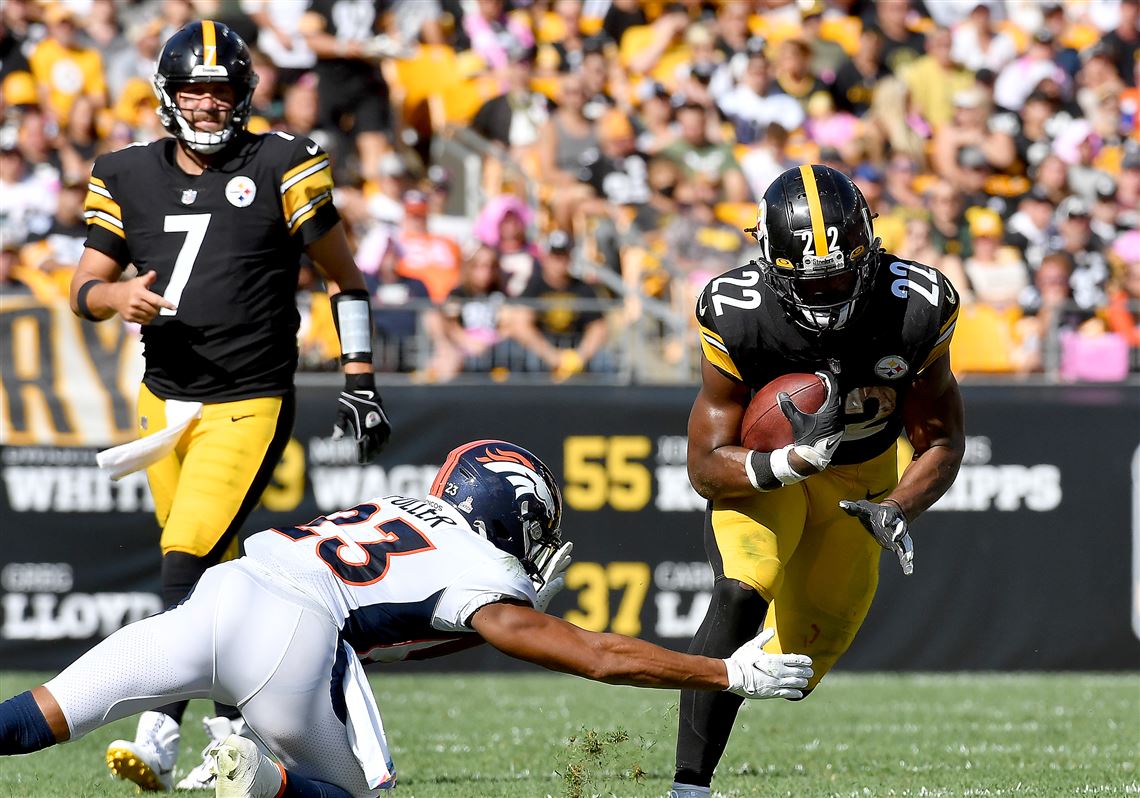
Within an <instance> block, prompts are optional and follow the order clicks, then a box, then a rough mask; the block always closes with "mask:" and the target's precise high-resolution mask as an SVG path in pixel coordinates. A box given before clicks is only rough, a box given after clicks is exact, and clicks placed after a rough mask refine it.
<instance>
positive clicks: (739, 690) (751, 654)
mask: <svg viewBox="0 0 1140 798" xmlns="http://www.w3.org/2000/svg"><path fill="white" fill-rule="evenodd" d="M775 634H776V630H775V629H765V630H764V631H763V632H761V633H760V634H758V635H756V637H754V638H752V639H751V640H749V641H748V642H747V643H745V644H744V645H742V646H741V647H740V648H738V649H736V651H735V652H734V653H733V655H732V656H731V657H729V658H728V659H726V660H725V661H724V664H725V665H726V666H727V667H728V691H729V692H730V693H736V694H737V695H739V696H744V697H745V698H803V697H804V693H803V690H804V688H805V687H807V685H808V680H809V679H811V677H812V674H813V671H812V669H811V657H809V656H806V655H804V654H768V653H766V652H765V651H764V644H765V643H767V642H768V641H769V640H771V639H772V637H773V636H774V635H775Z"/></svg>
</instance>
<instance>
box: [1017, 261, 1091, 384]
mask: <svg viewBox="0 0 1140 798" xmlns="http://www.w3.org/2000/svg"><path fill="white" fill-rule="evenodd" d="M1072 272H1073V261H1072V259H1071V258H1070V257H1069V256H1068V255H1067V254H1065V253H1064V252H1050V253H1049V254H1047V255H1045V257H1043V258H1042V259H1041V265H1040V266H1039V267H1038V269H1037V271H1036V272H1035V273H1034V275H1033V282H1032V284H1030V285H1029V286H1027V287H1026V288H1025V290H1024V291H1022V294H1021V297H1020V299H1019V303H1020V305H1021V311H1022V313H1023V316H1022V318H1021V319H1019V320H1018V321H1017V323H1016V325H1015V328H1014V332H1015V336H1016V338H1017V341H1018V346H1017V348H1016V349H1015V350H1014V351H1013V352H1012V353H1011V354H1012V359H1013V363H1014V368H1015V370H1017V371H1019V372H1022V373H1027V372H1040V371H1042V370H1043V368H1044V365H1045V362H1044V361H1045V351H1046V349H1047V347H1048V346H1049V345H1050V344H1052V345H1053V346H1056V345H1057V334H1058V333H1059V332H1061V331H1065V330H1072V331H1075V330H1077V329H1078V328H1079V327H1080V326H1081V325H1082V324H1084V323H1085V322H1086V321H1088V320H1089V318H1090V315H1089V313H1088V312H1087V311H1083V310H1081V309H1080V308H1078V307H1077V306H1076V305H1074V304H1073V291H1072V287H1071V286H1070V283H1069V280H1070V278H1071V275H1072Z"/></svg>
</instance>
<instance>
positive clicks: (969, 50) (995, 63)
mask: <svg viewBox="0 0 1140 798" xmlns="http://www.w3.org/2000/svg"><path fill="white" fill-rule="evenodd" d="M953 42H954V43H953V45H952V47H951V48H950V55H951V57H952V58H953V59H954V61H956V62H957V63H959V64H961V65H962V66H964V67H966V69H968V70H970V71H971V72H977V71H978V70H979V69H991V70H993V71H994V72H1000V71H1001V69H1002V67H1004V66H1005V65H1006V64H1008V63H1009V62H1010V61H1012V60H1013V59H1014V58H1016V57H1017V44H1016V43H1015V42H1014V41H1013V39H1012V38H1011V37H1010V36H1008V35H1006V34H1004V33H999V32H998V31H997V29H996V28H995V26H994V19H993V11H992V10H991V9H990V7H989V6H988V5H986V4H985V3H975V4H974V8H973V10H971V11H970V14H969V16H967V17H966V18H965V19H963V20H961V21H960V22H958V23H957V24H955V25H954V26H953Z"/></svg>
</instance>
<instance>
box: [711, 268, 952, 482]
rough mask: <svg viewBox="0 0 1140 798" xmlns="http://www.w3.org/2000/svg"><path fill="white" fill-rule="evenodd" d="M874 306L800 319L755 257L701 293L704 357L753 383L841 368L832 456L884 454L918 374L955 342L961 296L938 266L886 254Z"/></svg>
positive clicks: (873, 290)
mask: <svg viewBox="0 0 1140 798" xmlns="http://www.w3.org/2000/svg"><path fill="white" fill-rule="evenodd" d="M869 290H870V296H869V297H868V298H867V302H868V305H867V306H866V307H865V308H864V309H863V310H862V312H861V313H860V314H859V315H858V316H857V317H856V318H855V319H854V320H852V321H851V323H850V324H848V325H846V326H844V327H843V328H842V329H840V330H837V331H834V332H831V333H825V334H823V335H820V334H817V333H813V332H811V331H809V330H808V329H806V328H804V327H802V326H800V325H799V324H796V322H795V321H794V320H793V319H791V318H789V317H788V315H787V313H786V312H785V309H784V306H783V305H781V304H780V301H779V299H778V298H777V296H776V294H775V293H773V292H772V290H771V289H770V288H768V286H767V284H766V283H765V281H764V279H763V277H762V276H761V274H760V269H759V267H758V266H757V265H756V264H748V265H746V266H740V267H738V268H735V269H732V270H730V271H727V272H725V273H724V274H722V275H720V276H719V277H717V278H715V279H713V280H712V281H711V282H710V283H709V284H708V285H707V286H706V287H705V289H704V291H702V292H701V295H700V298H699V299H698V300H697V322H698V324H699V325H700V335H701V347H702V349H703V351H704V354H705V357H706V358H708V360H709V362H710V363H711V364H712V365H713V366H715V367H716V368H717V369H718V370H719V371H721V372H722V373H723V374H725V375H726V376H728V377H730V378H731V379H733V380H735V381H737V382H742V383H744V384H745V385H748V386H749V387H751V388H752V389H754V390H758V389H759V388H761V387H763V386H764V385H767V384H768V383H769V382H771V381H772V380H773V379H775V378H776V377H778V376H781V375H783V374H791V373H797V372H813V371H820V370H823V369H829V370H831V371H833V372H838V377H839V388H840V390H842V391H843V394H844V396H845V397H846V398H845V407H844V413H845V430H844V434H843V443H841V444H840V446H839V449H838V450H837V451H836V453H835V457H833V458H832V461H831V462H832V463H834V464H836V465H845V464H850V463H862V462H866V461H867V460H870V459H871V458H873V457H875V456H876V455H878V454H881V453H883V452H884V451H886V450H887V449H888V448H890V446H891V444H892V443H893V442H894V440H895V438H897V437H898V435H899V432H900V431H901V429H902V403H903V399H904V398H905V396H906V394H907V392H908V391H909V390H910V387H911V384H912V383H913V381H914V379H915V377H916V376H918V375H919V374H921V373H922V370H923V369H925V368H926V367H927V366H929V365H930V364H931V363H933V362H934V361H935V360H937V359H938V358H939V357H941V356H942V355H943V354H945V353H946V352H947V351H948V350H949V348H950V339H951V337H952V336H953V334H954V324H955V322H956V320H957V318H958V294H957V292H956V291H955V290H954V287H953V286H952V285H951V284H950V281H949V280H947V279H946V277H945V276H943V275H942V273H941V272H939V271H938V270H937V269H934V268H933V267H930V266H924V265H922V264H921V263H915V262H914V261H908V260H902V259H900V258H896V257H895V256H893V255H891V254H889V253H886V252H884V253H882V256H881V260H880V266H879V270H878V273H877V275H876V277H875V280H874V282H873V284H872V285H871V287H870V288H869Z"/></svg>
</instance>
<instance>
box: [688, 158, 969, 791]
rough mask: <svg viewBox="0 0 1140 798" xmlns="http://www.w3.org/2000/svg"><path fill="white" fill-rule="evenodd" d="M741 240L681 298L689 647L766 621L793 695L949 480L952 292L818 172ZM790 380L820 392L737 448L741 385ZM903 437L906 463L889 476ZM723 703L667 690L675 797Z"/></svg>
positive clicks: (831, 174) (785, 188) (692, 783)
mask: <svg viewBox="0 0 1140 798" xmlns="http://www.w3.org/2000/svg"><path fill="white" fill-rule="evenodd" d="M748 232H751V233H752V234H753V235H754V236H755V237H756V240H757V241H758V242H759V246H760V252H759V257H758V258H757V260H755V261H753V262H752V263H750V264H748V265H746V266H742V267H739V268H736V269H733V270H731V271H728V272H725V273H724V274H722V275H720V276H719V277H717V278H716V279H714V280H712V281H711V282H710V283H709V284H708V286H707V287H706V288H705V289H704V291H703V292H702V293H701V296H700V298H699V299H698V301H697V321H698V323H699V327H700V336H701V348H702V352H703V357H702V359H701V390H700V393H699V395H698V396H697V399H696V401H695V403H694V404H693V409H692V413H691V415H690V417H689V430H688V433H689V450H688V466H689V478H690V479H691V481H692V483H693V486H694V487H695V488H696V490H697V491H698V492H699V493H700V494H701V495H702V496H704V497H705V498H707V499H708V500H709V505H708V512H707V513H706V516H705V545H706V550H707V552H708V556H709V559H710V562H711V564H712V566H713V571H714V575H715V582H714V587H713V597H712V602H711V604H710V605H709V609H708V612H707V613H706V615H705V618H704V621H703V623H702V624H701V627H700V629H699V630H698V632H697V634H696V636H695V637H694V638H693V642H692V645H691V646H690V649H689V650H690V652H692V653H699V654H704V655H707V656H721V655H722V654H720V653H718V652H730V651H733V650H735V648H736V647H737V646H739V645H740V643H741V642H742V641H744V640H748V639H750V638H751V637H752V636H753V635H755V634H756V630H757V628H758V627H759V626H761V625H763V626H765V627H767V628H771V629H774V630H775V637H774V638H773V639H772V641H771V642H770V643H769V644H768V650H769V651H772V652H777V651H789V650H792V649H794V650H795V651H797V652H802V653H804V654H807V655H809V656H811V658H812V662H813V668H814V670H815V675H814V676H813V677H812V679H811V681H810V682H809V684H808V689H807V690H805V691H804V692H805V695H806V694H807V693H808V692H810V691H811V689H813V688H814V687H815V686H816V684H818V683H819V680H820V679H821V678H822V677H823V676H824V674H826V673H827V672H828V670H829V669H830V668H831V667H832V666H833V665H834V664H835V662H836V660H838V659H839V657H840V656H841V655H842V654H843V652H844V651H846V650H847V648H848V646H850V644H851V641H852V640H853V639H854V637H855V634H856V632H858V630H859V627H860V625H861V624H862V623H863V619H864V618H865V617H866V614H867V610H868V609H869V608H870V605H871V599H872V597H873V596H874V594H875V588H876V586H877V584H878V568H879V555H880V553H881V550H882V549H887V550H889V551H893V552H895V553H896V554H897V555H898V558H899V562H900V563H901V564H902V567H903V571H904V573H910V571H911V570H912V567H913V564H912V558H913V549H912V548H911V543H910V536H909V532H908V529H909V525H910V524H911V523H912V522H913V521H914V520H915V519H916V518H917V517H918V516H919V515H920V514H921V513H922V512H923V511H925V510H926V509H928V508H929V507H930V506H931V505H932V504H933V503H934V502H935V501H936V500H937V499H938V498H939V497H940V496H941V495H942V494H943V493H944V492H945V491H946V490H947V489H948V488H949V487H950V485H951V483H952V482H953V481H954V477H955V475H956V474H957V472H958V466H959V464H960V463H961V460H962V453H963V448H964V442H965V438H964V432H963V424H964V422H963V408H962V398H961V394H960V393H959V390H958V384H957V382H956V380H955V379H954V375H953V374H952V373H951V371H950V357H949V347H950V339H951V337H952V335H953V333H954V324H955V321H956V319H957V315H958V295H957V293H956V292H955V290H954V288H953V286H951V285H950V282H949V281H948V280H947V279H946V278H945V277H943V276H942V275H941V274H940V273H939V272H938V271H937V270H935V269H933V268H931V267H929V266H925V265H923V264H921V263H915V262H913V261H906V260H901V259H899V258H896V257H895V256H893V255H891V254H890V253H887V252H884V251H883V250H882V249H881V246H880V243H881V242H880V240H879V239H878V238H875V235H874V229H873V226H872V214H871V211H870V209H869V208H868V206H867V202H866V200H865V199H864V198H863V195H862V194H861V193H860V191H859V189H858V188H856V186H855V184H854V183H852V182H851V180H850V179H849V178H848V177H847V176H846V175H844V174H842V173H841V172H838V171H836V170H835V169H831V168H829V167H824V166H800V167H797V168H793V169H789V170H788V171H786V172H784V173H783V174H782V175H780V177H779V178H777V179H776V180H775V181H774V182H773V183H772V185H771V186H769V188H768V190H767V191H766V192H765V193H764V197H763V199H762V200H761V201H760V203H759V207H758V210H757V218H756V227H755V228H754V229H752V230H749V231H748ZM802 372H815V373H817V374H819V375H820V376H821V378H822V379H823V380H824V382H825V383H826V384H827V387H828V395H827V400H826V401H825V402H824V404H823V406H822V407H821V408H820V409H819V410H818V412H816V413H814V414H806V413H802V412H800V411H799V410H798V409H797V408H796V407H795V405H794V404H793V403H792V402H791V401H789V400H787V399H786V395H785V397H782V401H781V403H780V404H781V409H782V410H783V411H784V414H785V415H786V416H787V417H788V418H789V420H790V422H791V426H792V429H793V432H794V435H795V440H794V442H793V443H792V444H790V445H788V446H786V447H784V448H783V449H780V450H778V451H774V452H757V451H752V450H749V449H746V448H744V447H743V446H741V439H740V425H741V420H742V419H743V416H744V412H745V409H746V408H747V406H748V403H749V400H750V398H751V396H752V392H753V391H754V390H757V389H759V388H761V387H762V386H764V385H766V384H767V383H769V382H770V381H772V380H773V379H774V378H776V377H778V376H780V375H784V374H791V373H802ZM904 431H905V433H906V435H907V437H908V438H909V440H910V442H911V444H912V445H913V446H914V459H913V460H912V461H911V463H910V465H909V466H908V467H907V469H906V471H905V472H904V473H903V475H902V477H901V479H900V478H899V477H898V464H897V459H896V457H897V455H896V440H897V438H898V436H899V434H900V432H904ZM868 532H870V534H867V533H868ZM880 547H882V549H880ZM739 706H740V701H739V700H737V699H736V698H735V697H733V696H727V695H726V696H714V695H699V694H697V693H696V692H693V691H682V693H681V705H680V723H679V730H678V737H677V770H676V774H675V777H674V784H673V792H672V793H671V795H673V796H675V798H694V797H695V796H708V795H709V785H710V783H711V780H712V776H713V770H714V769H715V768H716V765H717V763H718V762H719V761H720V757H721V755H722V754H723V753H724V747H725V745H726V743H727V742H728V736H729V733H730V732H731V730H732V724H733V721H734V719H735V717H736V711H737V709H738V708H739Z"/></svg>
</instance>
